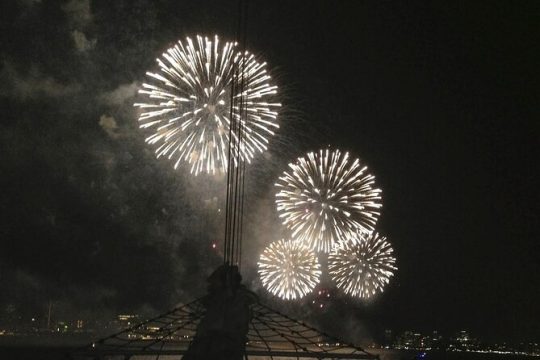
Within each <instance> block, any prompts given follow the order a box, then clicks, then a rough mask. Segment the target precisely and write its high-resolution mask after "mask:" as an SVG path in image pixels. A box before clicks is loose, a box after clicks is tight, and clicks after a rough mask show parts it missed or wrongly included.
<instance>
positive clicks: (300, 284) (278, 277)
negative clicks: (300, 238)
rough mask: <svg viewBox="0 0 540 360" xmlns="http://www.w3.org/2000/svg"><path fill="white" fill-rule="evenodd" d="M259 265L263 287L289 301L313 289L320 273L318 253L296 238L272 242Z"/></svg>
mask: <svg viewBox="0 0 540 360" xmlns="http://www.w3.org/2000/svg"><path fill="white" fill-rule="evenodd" d="M258 265H259V270H258V272H259V276H260V277H261V281H262V283H263V286H264V287H265V288H266V289H267V290H268V291H270V293H272V294H274V295H277V296H279V297H280V298H282V299H286V300H293V299H299V298H302V297H303V296H305V295H306V294H308V293H309V292H311V291H312V290H313V288H315V286H316V285H317V284H318V283H319V278H320V276H321V267H320V265H319V262H318V261H317V256H316V255H315V253H314V252H313V251H311V250H309V249H308V248H306V247H305V246H303V245H302V244H301V243H299V242H297V241H285V240H280V241H276V242H273V243H272V244H270V245H269V246H268V247H266V249H264V251H263V253H262V254H261V257H260V260H259V264H258Z"/></svg>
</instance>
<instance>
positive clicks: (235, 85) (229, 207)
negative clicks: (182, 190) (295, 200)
mask: <svg viewBox="0 0 540 360" xmlns="http://www.w3.org/2000/svg"><path fill="white" fill-rule="evenodd" d="M247 10H248V1H247V0H246V1H244V0H239V1H238V24H237V30H236V39H238V42H239V44H240V46H239V47H240V48H241V53H240V55H239V56H238V57H237V58H236V59H235V61H234V64H233V78H232V81H231V93H230V110H229V119H230V120H229V121H230V124H229V149H228V164H227V195H226V205H225V241H224V251H223V262H224V263H226V264H227V263H228V264H230V265H238V267H239V268H240V265H241V258H242V237H243V213H244V191H245V172H246V166H245V161H244V157H243V155H242V149H243V147H244V144H243V141H244V132H245V129H244V128H245V121H246V117H247V111H246V106H245V102H246V99H245V96H246V93H245V90H246V83H247V82H248V81H249V79H248V78H247V75H246V72H245V64H246V39H247ZM236 94H238V95H236Z"/></svg>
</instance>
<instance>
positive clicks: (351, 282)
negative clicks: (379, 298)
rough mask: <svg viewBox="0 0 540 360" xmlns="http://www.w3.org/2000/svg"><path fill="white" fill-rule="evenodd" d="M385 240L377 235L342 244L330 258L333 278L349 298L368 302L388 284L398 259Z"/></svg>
mask: <svg viewBox="0 0 540 360" xmlns="http://www.w3.org/2000/svg"><path fill="white" fill-rule="evenodd" d="M392 253H393V249H392V247H391V246H390V243H388V242H387V241H386V238H385V237H382V236H379V234H377V233H375V232H373V233H371V234H364V235H359V237H358V238H357V239H355V238H351V239H349V240H347V241H344V242H341V243H340V244H339V245H338V246H336V247H335V248H334V250H332V252H331V253H330V255H329V256H328V270H329V273H330V277H331V278H332V280H333V281H334V282H335V283H336V284H337V286H338V288H340V289H342V290H343V291H345V293H346V294H349V295H352V296H357V297H360V298H364V299H367V298H369V297H371V296H373V295H375V294H376V293H377V292H378V291H380V292H382V291H383V288H384V285H386V284H388V282H389V281H390V277H392V276H393V275H394V274H393V271H394V270H397V268H396V267H395V266H394V264H395V262H396V258H395V257H393V256H392Z"/></svg>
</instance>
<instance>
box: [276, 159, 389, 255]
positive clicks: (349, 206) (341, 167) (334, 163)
mask: <svg viewBox="0 0 540 360" xmlns="http://www.w3.org/2000/svg"><path fill="white" fill-rule="evenodd" d="M289 167H290V170H289V171H285V172H284V173H283V175H282V176H281V177H280V178H279V180H278V182H277V183H276V187H277V189H278V193H277V194H276V205H277V209H278V212H279V216H280V218H281V219H282V221H283V223H284V224H285V225H286V226H287V227H288V228H290V229H291V230H292V237H293V238H294V239H295V240H298V241H301V242H303V243H304V244H306V245H307V246H308V247H310V248H311V249H314V250H316V251H324V252H325V253H328V252H330V250H331V249H332V247H333V246H334V245H335V244H336V243H337V242H338V241H340V240H343V239H346V238H347V237H348V236H349V234H350V233H355V232H357V231H371V230H373V226H374V225H375V223H376V222H377V218H378V216H379V212H378V209H379V208H381V206H382V204H381V190H379V189H375V188H374V184H375V177H374V176H373V175H370V174H368V173H367V167H366V166H363V165H362V164H361V163H360V160H358V159H355V160H352V159H351V158H350V156H349V154H348V153H344V154H343V153H341V152H340V151H339V150H334V151H332V152H330V151H329V150H320V151H319V152H318V153H309V154H307V156H306V157H301V158H299V159H298V160H297V161H296V163H294V164H289Z"/></svg>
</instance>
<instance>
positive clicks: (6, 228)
mask: <svg viewBox="0 0 540 360" xmlns="http://www.w3.org/2000/svg"><path fill="white" fill-rule="evenodd" d="M234 4H235V2H227V1H190V2H187V1H173V0H169V1H167V0H159V1H151V0H135V1H127V0H125V1H98V0H70V1H46V0H41V1H40V0H18V1H14V0H10V1H2V4H1V5H0V26H1V29H0V30H1V31H0V37H1V48H0V110H1V114H2V121H1V123H0V127H1V128H0V153H1V154H2V155H1V156H2V158H1V159H2V161H0V174H1V177H0V179H1V180H0V181H1V188H2V190H3V191H2V197H1V198H2V200H1V202H0V206H1V207H0V209H1V214H2V216H1V221H2V223H1V226H0V289H1V290H0V321H8V320H9V317H10V316H14V315H13V314H21V315H22V316H25V317H29V316H38V317H42V316H43V314H44V311H45V308H46V306H47V303H48V302H49V301H52V302H54V304H55V308H56V309H57V316H58V317H60V316H65V317H69V316H82V315H80V314H85V315H84V316H87V317H98V316H102V317H107V316H109V315H114V314H117V313H118V312H122V311H134V312H140V313H148V314H153V313H155V312H158V311H163V310H166V309H168V308H169V307H171V306H173V305H174V304H176V303H178V302H180V301H187V300H189V299H193V298H194V297H195V296H200V295H201V294H202V293H203V289H204V281H203V279H204V277H205V276H206V275H207V274H208V273H209V272H210V271H211V269H212V267H213V266H214V265H215V264H216V261H219V255H218V254H216V252H215V251H213V250H211V246H209V245H210V244H211V242H212V241H217V242H218V243H219V241H220V240H219V239H220V236H221V235H220V231H219V227H218V226H217V225H216V224H218V223H219V219H218V220H216V218H217V217H219V216H220V215H218V213H217V212H216V211H215V210H216V209H215V207H214V206H213V205H212V201H209V200H212V197H213V196H216V197H217V198H218V199H219V197H220V196H222V192H223V191H224V188H223V189H222V188H221V186H223V181H222V179H211V178H209V177H205V176H199V177H197V178H193V177H192V176H190V175H189V173H188V171H187V170H186V169H185V168H179V169H178V170H177V171H174V170H173V169H172V166H171V164H170V163H168V162H167V161H165V160H161V159H160V160H156V158H155V156H154V154H153V149H152V148H151V147H150V146H149V145H147V144H145V143H144V135H145V134H144V133H143V132H142V131H140V130H139V129H138V126H137V110H136V109H134V108H133V102H134V101H135V100H136V98H137V95H136V90H137V88H138V86H139V85H140V84H141V82H142V81H143V80H144V77H145V76H144V74H145V72H146V71H147V70H149V69H155V58H156V57H157V56H159V55H160V54H161V53H162V52H163V51H164V50H166V49H167V48H168V47H170V46H171V45H172V44H173V43H174V42H175V41H176V40H178V39H181V38H184V37H185V36H189V35H191V36H194V35H196V34H203V35H208V36H212V35H214V34H219V35H220V37H221V38H222V39H229V40H230V39H232V38H233V36H234V34H235V29H236V21H237V18H236V16H237V15H236V7H235V6H234ZM539 16H540V5H539V3H538V2H533V1H531V2H529V3H528V2H525V1H523V2H500V1H497V2H485V3H481V2H476V4H470V2H461V3H455V2H451V3H433V2H425V3H423V4H421V3H411V2H380V1H371V2H360V1H357V2H352V1H351V2H345V1H341V2H336V1H295V2H293V1H252V2H250V5H249V16H248V20H247V25H248V26H247V29H248V31H247V43H248V48H249V49H250V50H251V51H253V52H254V53H256V54H257V55H258V56H260V57H261V58H264V60H265V61H267V62H268V66H269V69H270V70H271V73H272V75H273V78H274V81H275V82H276V83H277V84H278V85H279V87H280V89H281V91H280V93H281V102H282V103H283V105H284V108H283V111H282V113H281V116H280V123H281V129H280V131H279V132H278V134H277V136H276V137H275V138H274V139H273V140H272V145H271V148H270V151H269V152H268V154H267V155H265V156H259V157H258V158H257V159H256V161H255V164H254V165H253V166H252V167H251V168H250V169H249V171H248V174H251V175H250V176H251V178H250V182H249V186H248V187H249V189H248V191H247V196H248V198H247V200H246V201H248V203H249V210H250V211H249V216H248V218H247V220H246V228H247V229H246V232H247V234H248V235H249V238H246V239H245V240H244V242H245V245H246V248H247V249H246V254H247V255H245V256H244V257H245V258H247V260H246V261H245V274H246V281H247V282H248V283H249V284H251V285H250V286H252V287H253V288H255V289H258V291H260V293H261V296H263V298H264V299H265V301H267V302H270V303H273V304H274V305H275V306H278V307H283V306H284V304H281V303H280V302H279V301H276V300H275V299H271V298H269V297H268V296H265V295H264V292H262V291H261V290H260V284H258V282H257V279H256V277H255V276H253V264H254V261H253V259H255V258H256V256H257V253H259V252H260V251H261V249H262V247H263V246H264V245H265V244H266V243H267V242H268V241H273V240H275V239H270V237H271V236H274V234H276V233H280V231H281V230H279V229H276V227H278V226H277V221H276V215H275V209H274V207H273V203H272V201H273V196H274V190H273V182H274V181H275V179H276V178H277V176H278V175H279V173H280V171H282V170H284V169H285V166H286V164H287V163H288V162H291V161H293V160H294V159H295V158H297V157H299V156H301V155H303V154H304V153H305V152H306V151H309V150H318V149H319V148H322V147H327V146H331V147H332V148H340V149H343V150H348V151H350V152H351V153H353V154H355V155H356V156H358V157H360V158H361V159H362V160H363V161H365V162H366V163H367V164H368V165H369V168H370V170H371V171H372V172H373V173H374V174H375V175H376V177H377V183H378V185H379V186H380V187H381V188H382V189H383V204H384V206H383V210H382V216H381V218H380V221H379V223H378V226H377V229H378V230H379V231H380V232H382V233H384V234H386V235H387V236H388V238H389V240H390V241H391V242H392V244H393V247H394V249H395V253H396V257H397V266H398V268H399V270H398V271H397V272H396V276H395V277H394V278H393V279H392V280H391V282H390V284H389V286H388V287H387V289H386V290H385V292H384V293H383V294H382V295H380V296H378V297H377V298H376V299H374V300H371V301H369V302H368V303H362V302H359V301H353V300H351V299H349V298H347V297H345V296H342V295H339V294H336V298H335V300H334V301H333V302H332V303H331V304H329V305H328V306H327V308H326V309H325V310H324V311H321V312H320V313H315V312H316V311H315V310H314V309H313V312H314V313H315V314H311V315H312V316H314V317H315V318H316V320H314V321H318V322H320V324H321V325H322V326H325V324H328V323H330V322H331V321H329V320H332V319H338V318H343V319H349V320H350V319H353V320H350V321H349V322H351V324H349V325H347V326H348V329H351V328H355V329H360V330H358V333H359V334H360V336H364V337H366V338H371V337H374V338H376V337H377V336H379V334H380V333H381V332H382V331H383V330H384V329H386V328H390V329H395V330H405V329H416V330H418V331H431V330H439V331H442V332H445V333H447V334H449V335H450V334H452V333H453V332H456V331H458V330H461V329H468V330H470V331H471V332H472V333H473V334H475V335H477V336H479V337H482V338H486V339H493V340H511V341H518V340H536V341H538V340H539V339H540V325H539V324H540V306H539V304H540V246H539V244H538V235H539V234H538V203H539V200H540V199H539V196H538V180H537V179H538V177H537V176H538V139H539V133H538V126H537V123H538V118H539V117H538V116H539V115H540V114H539V112H538V104H539V103H540V101H539V100H540V99H539V92H538V89H539V85H540V84H539V81H538V80H539V76H538V75H539V74H538V64H539V60H540V59H539V57H538V55H539V54H540V49H539V44H540V41H539V40H540V37H539V35H540V34H539V33H540V32H539V27H538V19H539V18H540V17H539ZM535 125H536V126H535ZM220 189H222V190H220ZM209 194H211V195H209ZM205 200H206V201H205ZM218 202H219V200H218ZM308 300H311V298H310V299H308ZM308 300H306V303H309V301H308ZM302 304H303V303H300V304H296V305H287V306H288V307H293V309H291V311H292V312H293V313H294V312H295V311H296V312H298V311H299V310H298V309H296V310H295V309H294V307H295V306H297V307H301V305H302ZM311 315H310V316H311ZM6 319H7V320H6ZM328 326H329V327H330V328H331V327H332V326H331V325H328ZM352 332H353V333H354V331H352Z"/></svg>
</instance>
